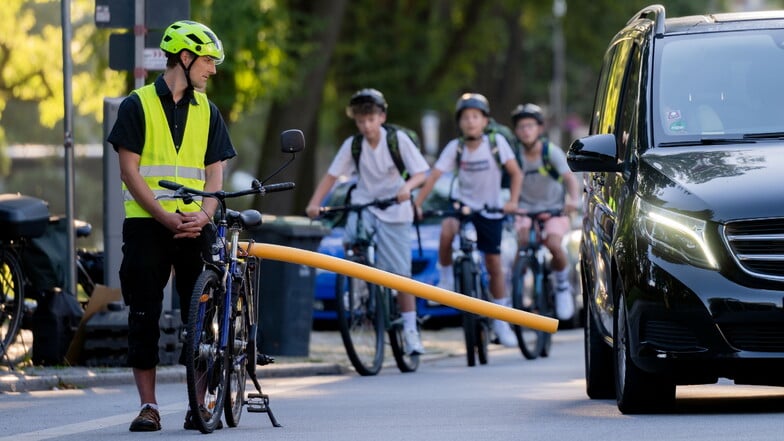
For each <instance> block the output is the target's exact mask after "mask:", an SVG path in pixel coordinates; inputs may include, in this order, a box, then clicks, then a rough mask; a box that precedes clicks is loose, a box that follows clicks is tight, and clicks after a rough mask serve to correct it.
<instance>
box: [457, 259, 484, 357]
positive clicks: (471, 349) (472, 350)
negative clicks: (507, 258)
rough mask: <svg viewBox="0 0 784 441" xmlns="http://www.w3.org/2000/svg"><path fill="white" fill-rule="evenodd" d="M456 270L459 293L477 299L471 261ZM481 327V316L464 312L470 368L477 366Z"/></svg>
mask: <svg viewBox="0 0 784 441" xmlns="http://www.w3.org/2000/svg"><path fill="white" fill-rule="evenodd" d="M455 269H456V271H457V274H455V282H456V283H459V284H460V285H459V286H457V287H456V288H457V291H458V292H459V293H461V294H464V295H466V296H469V297H476V296H477V294H476V289H477V286H476V284H475V283H474V282H475V274H474V269H473V264H472V263H471V261H469V260H468V259H465V260H463V261H461V262H460V263H458V264H457V266H456V267H455ZM479 326H480V324H479V316H477V315H476V314H473V313H470V312H465V311H463V336H464V338H465V349H466V362H467V363H468V365H469V366H475V365H476V348H477V344H478V343H480V341H479V340H480V338H481V336H480V335H479V333H478V332H477V330H478V327H479Z"/></svg>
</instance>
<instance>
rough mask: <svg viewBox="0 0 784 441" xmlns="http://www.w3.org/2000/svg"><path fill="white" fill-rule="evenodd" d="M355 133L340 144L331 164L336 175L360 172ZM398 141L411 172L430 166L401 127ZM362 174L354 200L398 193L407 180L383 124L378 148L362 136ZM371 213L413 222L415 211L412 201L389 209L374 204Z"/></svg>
mask: <svg viewBox="0 0 784 441" xmlns="http://www.w3.org/2000/svg"><path fill="white" fill-rule="evenodd" d="M353 140H354V136H350V137H348V138H347V139H346V140H345V141H343V144H342V145H341V146H340V149H339V150H338V153H337V155H335V159H333V160H332V164H330V166H329V170H327V173H329V174H330V175H332V176H336V177H337V176H350V175H351V174H353V173H356V172H357V169H356V166H355V164H354V158H353V157H352V156H351V144H352V142H353ZM397 145H398V149H399V150H400V157H401V158H402V159H403V164H404V165H405V167H406V170H407V171H408V174H409V175H415V174H417V173H423V172H425V171H427V170H428V169H429V168H430V166H429V165H428V164H427V161H426V160H425V158H424V156H422V153H421V152H420V151H419V149H417V147H416V145H414V143H413V141H411V139H410V138H409V137H408V136H407V135H405V134H404V133H403V132H401V131H400V130H398V131H397ZM359 169H360V170H359V176H358V178H357V188H356V189H355V190H354V192H353V193H352V194H351V202H352V203H354V204H364V203H367V202H370V201H372V200H374V199H387V198H391V197H394V196H396V195H397V192H398V191H399V190H400V187H402V186H403V184H404V183H405V181H404V180H403V177H402V176H400V172H399V171H398V169H397V166H395V162H394V161H393V160H392V154H391V153H390V152H389V146H388V145H387V131H386V129H384V128H383V127H382V128H381V138H380V140H379V142H378V145H377V146H376V147H375V148H374V147H371V146H370V144H368V142H367V139H366V138H364V137H363V139H362V152H361V153H360V155H359ZM369 210H370V211H371V213H373V214H374V215H376V217H377V218H378V219H379V220H381V221H383V222H392V223H400V222H409V223H410V222H413V219H414V212H413V208H412V206H411V203H410V202H404V203H402V204H394V205H392V206H390V207H388V208H387V209H385V210H381V209H379V208H378V207H370V208H369Z"/></svg>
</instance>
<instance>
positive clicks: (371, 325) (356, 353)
mask: <svg viewBox="0 0 784 441" xmlns="http://www.w3.org/2000/svg"><path fill="white" fill-rule="evenodd" d="M335 299H336V300H337V310H338V311H337V312H338V327H339V328H340V336H341V338H342V339H343V345H344V346H345V347H346V354H347V355H348V358H349V360H351V364H352V365H353V366H354V369H356V370H357V373H358V374H359V375H364V376H368V375H376V374H378V372H379V371H380V370H381V366H382V363H383V362H384V319H383V315H382V314H383V312H382V306H383V305H382V304H381V292H380V289H379V287H378V285H374V284H372V283H368V282H366V281H364V280H361V279H355V278H352V277H346V276H344V275H342V274H338V276H337V283H336V296H335Z"/></svg>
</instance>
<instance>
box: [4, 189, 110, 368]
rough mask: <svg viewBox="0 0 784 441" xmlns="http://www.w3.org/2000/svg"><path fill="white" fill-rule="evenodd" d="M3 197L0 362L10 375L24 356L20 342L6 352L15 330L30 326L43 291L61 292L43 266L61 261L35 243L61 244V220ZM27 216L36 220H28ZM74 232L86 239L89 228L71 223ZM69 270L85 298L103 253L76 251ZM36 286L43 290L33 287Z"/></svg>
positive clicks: (36, 203) (39, 206)
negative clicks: (5, 216)
mask: <svg viewBox="0 0 784 441" xmlns="http://www.w3.org/2000/svg"><path fill="white" fill-rule="evenodd" d="M3 196H4V197H3V198H2V201H0V204H5V205H4V206H3V207H2V211H3V213H4V214H8V215H9V218H8V219H7V220H5V225H4V228H3V233H2V235H1V236H2V237H0V359H2V360H3V362H4V363H5V364H7V365H8V366H9V367H10V368H12V369H13V368H14V365H15V364H17V363H19V362H21V361H22V360H23V359H25V357H27V355H28V349H29V347H28V345H27V344H26V343H25V342H22V343H24V344H22V345H21V348H22V349H21V350H20V351H15V352H16V353H13V354H11V353H10V349H11V347H12V345H13V344H14V343H15V342H16V341H17V339H18V338H20V333H21V330H22V329H24V328H30V327H31V326H32V324H31V322H32V317H33V314H34V313H35V310H36V308H37V307H38V305H39V303H38V301H39V300H40V297H39V294H40V293H41V292H42V291H43V290H50V289H51V290H54V289H62V288H63V285H64V284H65V280H59V279H58V274H56V273H57V271H56V269H55V268H50V266H53V265H54V263H50V262H49V260H50V259H51V260H57V259H58V257H64V256H61V255H58V256H47V254H46V253H47V252H50V253H55V251H52V250H48V249H44V248H42V247H41V243H40V242H42V241H44V242H45V241H46V240H47V238H52V240H54V241H55V242H63V243H65V239H66V238H65V237H55V236H57V235H58V234H61V232H60V230H61V229H62V227H61V225H62V224H61V221H62V218H60V217H49V215H48V208H46V203H45V202H44V201H42V200H40V199H36V198H31V197H27V196H21V195H3ZM30 213H36V214H35V216H34V217H31V216H30ZM74 232H75V235H76V237H77V238H82V237H88V236H89V235H90V234H91V233H92V225H91V224H90V223H88V222H85V221H82V220H78V219H77V220H74ZM48 245H50V246H54V245H55V244H54V243H49V244H48ZM55 248H56V247H55ZM59 251H60V254H62V250H59ZM42 259H43V260H42ZM58 263H61V262H58ZM75 264H76V277H77V288H80V289H81V290H82V292H83V293H84V294H85V295H86V296H87V297H89V296H91V295H92V293H93V290H94V289H95V284H96V283H102V282H103V252H102V251H91V250H87V249H83V248H80V249H77V252H76V256H75ZM63 266H65V265H63ZM39 273H46V274H39ZM41 280H43V282H42V281H41ZM34 282H35V283H34ZM41 283H46V284H47V286H43V287H42V286H38V285H40V284H41ZM48 285H51V286H48ZM72 294H74V295H75V293H72Z"/></svg>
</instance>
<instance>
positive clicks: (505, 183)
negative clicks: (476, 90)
mask: <svg viewBox="0 0 784 441" xmlns="http://www.w3.org/2000/svg"><path fill="white" fill-rule="evenodd" d="M484 134H485V135H487V138H488V139H489V140H490V150H491V151H492V152H493V157H495V162H496V164H498V168H499V169H500V170H501V188H509V184H510V183H511V177H510V176H509V172H507V171H506V168H505V167H504V164H503V163H502V162H501V153H500V152H499V151H498V142H497V141H496V139H497V138H496V137H498V136H503V137H504V139H506V143H507V144H509V147H510V148H511V149H512V153H513V154H514V157H515V159H516V160H517V165H519V166H520V167H522V166H523V158H522V155H521V152H520V144H519V143H518V142H517V137H515V135H514V133H513V132H512V129H510V128H509V127H507V126H505V125H503V124H501V123H499V122H498V121H496V120H495V119H493V118H490V122H489V123H488V124H487V127H485V130H484ZM464 144H465V143H464V141H463V137H462V135H461V136H460V141H459V143H458V145H457V163H458V169H459V164H460V156H461V155H462V153H463V146H464Z"/></svg>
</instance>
